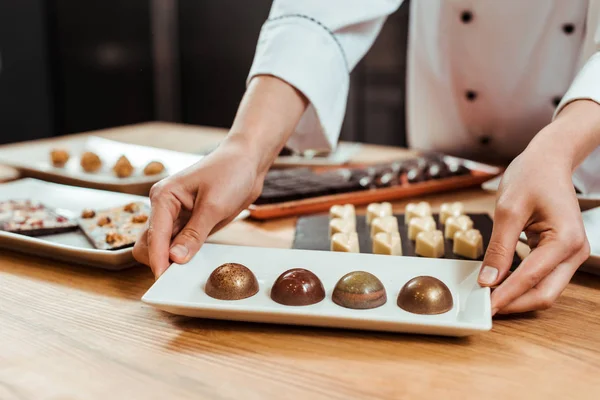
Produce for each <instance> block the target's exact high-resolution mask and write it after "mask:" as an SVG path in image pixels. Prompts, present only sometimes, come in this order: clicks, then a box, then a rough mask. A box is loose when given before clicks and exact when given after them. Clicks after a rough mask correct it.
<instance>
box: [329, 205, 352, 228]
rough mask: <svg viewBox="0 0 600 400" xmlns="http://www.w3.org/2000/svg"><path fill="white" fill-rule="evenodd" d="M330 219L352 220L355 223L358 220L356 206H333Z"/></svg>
mask: <svg viewBox="0 0 600 400" xmlns="http://www.w3.org/2000/svg"><path fill="white" fill-rule="evenodd" d="M329 218H330V219H334V218H341V219H351V220H353V221H354V220H355V219H356V212H355V210H354V205H352V204H344V205H339V204H336V205H334V206H331V208H330V209H329ZM355 225H356V223H355Z"/></svg>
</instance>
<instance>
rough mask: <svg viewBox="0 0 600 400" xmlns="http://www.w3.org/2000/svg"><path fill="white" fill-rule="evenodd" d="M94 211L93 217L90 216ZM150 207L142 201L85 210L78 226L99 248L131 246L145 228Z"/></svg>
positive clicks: (116, 248) (110, 248)
mask: <svg viewBox="0 0 600 400" xmlns="http://www.w3.org/2000/svg"><path fill="white" fill-rule="evenodd" d="M92 211H93V212H94V215H95V217H90V215H92ZM149 214H150V207H148V206H147V205H146V204H145V203H143V202H135V203H129V204H126V205H123V206H119V207H114V208H109V209H106V210H100V211H94V210H86V212H85V213H83V214H82V217H81V218H79V221H78V222H79V227H80V228H81V230H82V231H83V233H84V234H85V235H86V236H87V238H88V240H89V241H90V242H91V243H92V244H93V245H94V247H96V248H97V249H101V250H118V249H122V248H125V247H129V246H133V244H134V243H135V241H136V240H137V238H138V237H139V236H140V235H141V233H142V231H143V230H144V228H145V222H146V221H147V220H148V215H149Z"/></svg>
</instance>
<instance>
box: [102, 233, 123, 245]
mask: <svg viewBox="0 0 600 400" xmlns="http://www.w3.org/2000/svg"><path fill="white" fill-rule="evenodd" d="M122 240H123V235H121V234H120V233H117V232H108V233H107V234H106V243H108V244H115V243H117V242H120V241H122Z"/></svg>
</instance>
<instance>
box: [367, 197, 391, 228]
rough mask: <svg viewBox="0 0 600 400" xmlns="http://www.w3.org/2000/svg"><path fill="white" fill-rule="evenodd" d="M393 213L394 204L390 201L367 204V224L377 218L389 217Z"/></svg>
mask: <svg viewBox="0 0 600 400" xmlns="http://www.w3.org/2000/svg"><path fill="white" fill-rule="evenodd" d="M391 215H392V204H391V203H388V202H383V203H371V204H369V205H368V206H367V224H369V225H371V222H373V220H374V219H375V218H379V217H388V216H391Z"/></svg>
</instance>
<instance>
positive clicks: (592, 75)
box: [553, 53, 600, 194]
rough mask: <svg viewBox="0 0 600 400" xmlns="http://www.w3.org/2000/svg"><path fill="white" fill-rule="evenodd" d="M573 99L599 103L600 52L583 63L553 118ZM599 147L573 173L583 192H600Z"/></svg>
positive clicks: (576, 183)
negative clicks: (599, 172) (599, 174)
mask: <svg viewBox="0 0 600 400" xmlns="http://www.w3.org/2000/svg"><path fill="white" fill-rule="evenodd" d="M575 100H592V101H595V102H596V103H598V104H600V53H596V54H594V55H593V56H592V57H590V59H589V60H588V61H587V63H585V65H584V66H583V68H582V69H581V71H580V72H579V74H578V75H577V77H576V78H575V80H574V81H573V83H572V84H571V87H570V88H569V90H568V91H567V93H566V94H565V95H564V96H563V98H562V100H561V102H560V104H559V105H558V107H557V108H556V111H555V112H554V116H553V119H554V118H556V116H557V115H558V113H560V112H561V111H562V109H564V108H565V107H566V106H567V105H568V104H570V103H572V102H574V101H575ZM599 168H600V147H598V148H596V149H595V150H594V152H593V153H592V154H591V155H590V156H589V157H588V158H586V159H585V160H584V161H583V163H581V165H580V166H579V167H578V168H577V169H576V170H575V172H574V173H573V184H574V185H575V187H576V188H577V189H579V191H581V192H582V193H583V194H598V193H600V179H598V170H599Z"/></svg>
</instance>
